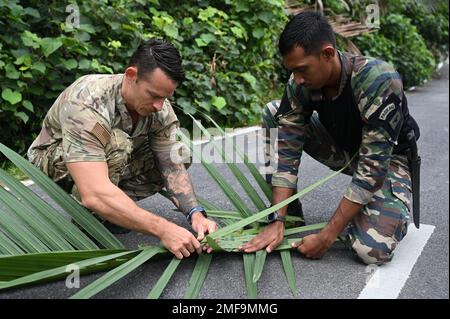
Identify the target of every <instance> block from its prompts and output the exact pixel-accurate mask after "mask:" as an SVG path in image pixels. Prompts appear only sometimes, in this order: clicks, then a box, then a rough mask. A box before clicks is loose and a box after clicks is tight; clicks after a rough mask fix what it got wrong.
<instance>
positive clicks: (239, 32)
mask: <svg viewBox="0 0 450 319" xmlns="http://www.w3.org/2000/svg"><path fill="white" fill-rule="evenodd" d="M230 30H231V32H233V34H234V35H235V36H236V37H237V38H239V39H240V38H243V37H244V35H245V30H244V29H242V28H239V27H231V28H230Z"/></svg>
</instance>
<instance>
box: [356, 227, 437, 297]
mask: <svg viewBox="0 0 450 319" xmlns="http://www.w3.org/2000/svg"><path fill="white" fill-rule="evenodd" d="M434 229H435V226H432V225H424V224H421V225H420V229H416V227H415V226H414V224H410V225H409V227H408V234H407V235H406V237H405V239H403V240H402V241H401V242H400V243H399V244H398V246H397V248H396V249H395V251H394V259H393V260H392V261H391V262H390V263H387V264H385V265H383V266H381V267H377V269H376V270H375V272H374V273H373V275H372V276H371V278H370V280H369V281H368V282H367V285H366V287H365V288H364V289H363V290H362V291H361V293H360V294H359V297H358V299H396V298H397V297H398V296H399V294H400V292H401V291H402V288H403V286H404V285H405V283H406V281H407V280H408V278H409V275H410V274H411V271H412V269H413V267H414V264H415V263H416V261H417V259H418V258H419V256H420V254H421V253H422V250H423V248H424V247H425V245H426V243H427V241H428V239H429V238H430V237H431V234H432V233H433V231H434ZM368 267H370V266H368Z"/></svg>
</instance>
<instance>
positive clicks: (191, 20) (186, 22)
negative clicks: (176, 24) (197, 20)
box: [183, 17, 194, 26]
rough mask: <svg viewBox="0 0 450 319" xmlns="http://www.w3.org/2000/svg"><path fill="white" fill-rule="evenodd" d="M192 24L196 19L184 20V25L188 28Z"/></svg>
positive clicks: (188, 18)
mask: <svg viewBox="0 0 450 319" xmlns="http://www.w3.org/2000/svg"><path fill="white" fill-rule="evenodd" d="M192 22H194V19H192V18H191V17H187V18H184V19H183V25H185V26H188V25H191V24H192Z"/></svg>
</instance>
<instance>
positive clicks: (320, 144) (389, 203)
mask: <svg viewBox="0 0 450 319" xmlns="http://www.w3.org/2000/svg"><path fill="white" fill-rule="evenodd" d="M279 105H280V101H272V102H270V103H268V104H267V105H266V108H265V111H264V115H263V128H265V132H266V134H267V135H266V147H265V148H266V149H265V154H266V159H268V160H270V158H269V156H272V155H271V154H274V151H273V147H274V145H273V142H274V141H272V143H271V141H270V135H269V129H270V128H277V127H278V124H277V120H276V118H275V114H276V112H277V110H278V107H279ZM275 145H276V144H275ZM304 151H305V152H306V153H307V154H308V155H310V156H311V157H312V158H314V159H315V160H317V161H319V162H320V163H322V164H324V165H326V166H328V167H329V168H331V169H332V170H339V169H340V168H342V167H343V166H344V165H345V164H346V163H347V162H348V161H349V160H350V159H351V157H352V156H353V154H348V152H346V151H344V150H342V149H341V148H340V147H339V146H338V145H337V144H336V143H335V142H334V141H333V138H332V137H331V136H330V135H329V134H328V132H327V130H326V128H325V127H324V126H323V125H322V124H321V123H320V121H319V118H318V115H317V113H315V112H314V113H313V115H312V117H311V121H310V124H309V127H308V130H307V134H306V141H305V144H304ZM275 153H276V152H275ZM272 160H274V159H272ZM357 162H358V159H355V160H354V161H353V162H352V163H351V164H350V165H349V167H348V168H347V169H346V170H344V171H343V173H344V174H347V175H350V176H351V175H353V173H354V171H355V169H356V166H357ZM410 185H411V183H410V174H409V169H408V166H407V159H406V157H405V156H401V155H393V158H392V160H391V163H390V167H389V170H388V173H387V178H386V179H385V182H384V184H383V186H382V187H381V189H380V190H378V191H377V192H375V193H374V195H373V197H372V200H371V201H370V202H369V203H368V204H367V205H365V206H364V207H363V208H362V210H361V212H360V213H359V214H358V215H357V216H356V217H354V219H353V220H352V221H351V222H350V224H349V225H348V226H347V228H346V230H345V232H344V234H345V235H346V238H347V243H348V246H350V247H351V249H352V251H353V253H354V255H355V256H356V257H357V258H358V259H359V260H361V261H362V262H364V263H366V264H383V263H385V262H388V261H390V260H391V259H392V257H393V254H394V253H393V252H394V250H395V248H396V246H397V244H398V243H399V242H400V241H401V240H402V239H403V237H404V236H405V235H406V232H407V227H408V220H409V212H410V210H411V198H412V191H411V187H410Z"/></svg>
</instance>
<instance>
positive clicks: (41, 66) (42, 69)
mask: <svg viewBox="0 0 450 319" xmlns="http://www.w3.org/2000/svg"><path fill="white" fill-rule="evenodd" d="M31 69H32V70H36V71H39V72H41V73H42V74H45V70H46V69H47V67H46V66H45V63H42V62H36V63H33V65H32V66H31Z"/></svg>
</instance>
